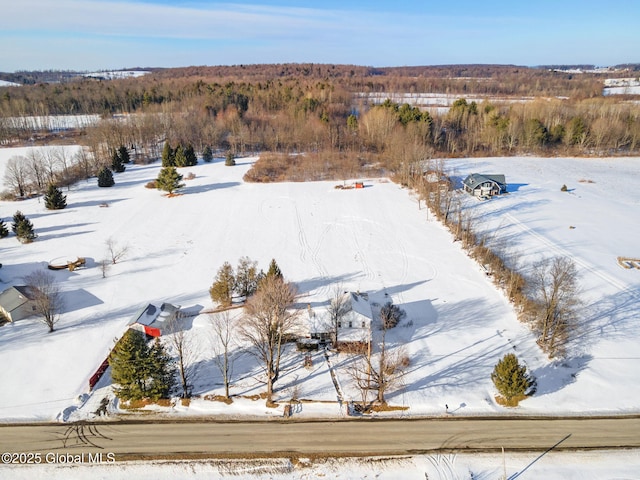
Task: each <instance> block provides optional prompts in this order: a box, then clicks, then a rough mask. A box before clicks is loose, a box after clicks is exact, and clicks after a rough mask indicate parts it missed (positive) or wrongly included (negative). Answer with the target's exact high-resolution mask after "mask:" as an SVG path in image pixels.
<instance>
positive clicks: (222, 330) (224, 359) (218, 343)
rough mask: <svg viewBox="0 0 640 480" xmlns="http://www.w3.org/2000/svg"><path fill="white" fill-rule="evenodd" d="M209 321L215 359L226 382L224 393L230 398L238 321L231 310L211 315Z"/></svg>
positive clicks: (223, 380)
mask: <svg viewBox="0 0 640 480" xmlns="http://www.w3.org/2000/svg"><path fill="white" fill-rule="evenodd" d="M209 323H210V324H211V329H212V331H213V335H212V338H211V347H212V350H213V354H214V358H213V361H214V363H215V364H216V367H218V370H219V371H220V374H221V375H222V382H223V383H224V395H225V397H226V398H229V384H230V383H231V376H232V374H233V363H234V360H235V357H234V356H233V355H232V354H231V347H232V346H233V339H234V337H235V335H236V329H237V325H236V321H235V319H232V318H231V315H229V311H227V310H225V311H224V312H220V313H216V314H213V315H211V316H210V317H209Z"/></svg>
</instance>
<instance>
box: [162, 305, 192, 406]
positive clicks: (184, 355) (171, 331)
mask: <svg viewBox="0 0 640 480" xmlns="http://www.w3.org/2000/svg"><path fill="white" fill-rule="evenodd" d="M166 332H167V334H168V336H167V338H168V343H169V345H170V346H171V348H172V350H173V352H174V353H175V354H176V356H177V362H176V364H177V367H178V376H179V380H180V387H181V389H182V393H181V397H182V398H190V397H191V393H192V390H193V377H194V376H195V374H196V365H197V364H196V363H195V360H196V358H197V357H198V351H197V348H196V344H195V342H194V341H193V338H192V337H191V336H190V335H188V333H187V331H186V330H185V328H184V324H183V322H181V321H180V320H179V319H178V318H177V317H174V318H172V319H171V320H169V322H168V324H167V327H166Z"/></svg>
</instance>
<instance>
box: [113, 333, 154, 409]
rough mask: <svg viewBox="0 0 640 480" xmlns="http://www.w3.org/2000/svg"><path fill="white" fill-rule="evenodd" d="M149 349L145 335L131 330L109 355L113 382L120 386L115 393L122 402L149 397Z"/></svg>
mask: <svg viewBox="0 0 640 480" xmlns="http://www.w3.org/2000/svg"><path fill="white" fill-rule="evenodd" d="M148 358H149V348H148V347H147V342H146V338H145V335H144V333H142V332H139V331H138V330H132V329H129V330H127V332H126V333H125V334H124V336H123V337H122V339H120V341H119V342H118V343H117V344H116V346H115V347H114V349H113V350H112V352H111V355H109V366H110V367H111V380H113V382H114V383H116V384H118V387H116V388H115V393H116V395H117V397H118V398H120V399H122V400H140V399H141V398H144V397H146V396H147V383H148V377H149V365H148V361H147V359H148Z"/></svg>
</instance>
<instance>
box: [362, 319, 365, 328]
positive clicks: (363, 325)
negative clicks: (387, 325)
mask: <svg viewBox="0 0 640 480" xmlns="http://www.w3.org/2000/svg"><path fill="white" fill-rule="evenodd" d="M364 323H365V322H364V320H362V328H364V327H365V324H364Z"/></svg>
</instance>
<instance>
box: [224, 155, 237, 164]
mask: <svg viewBox="0 0 640 480" xmlns="http://www.w3.org/2000/svg"><path fill="white" fill-rule="evenodd" d="M224 164H225V165H226V166H227V167H233V166H234V165H235V164H236V156H235V155H234V154H233V152H231V151H229V152H227V157H226V158H225V160H224Z"/></svg>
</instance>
